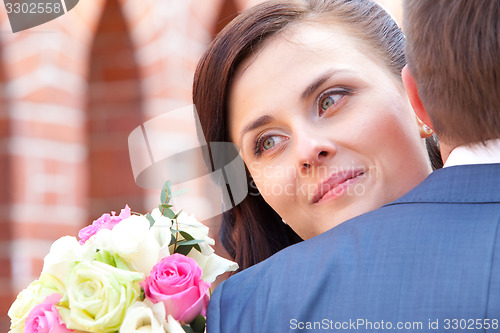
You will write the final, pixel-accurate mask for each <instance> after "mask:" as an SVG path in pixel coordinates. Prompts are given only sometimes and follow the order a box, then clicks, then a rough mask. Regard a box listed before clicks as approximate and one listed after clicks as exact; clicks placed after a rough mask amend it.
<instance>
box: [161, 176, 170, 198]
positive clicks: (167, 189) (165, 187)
mask: <svg viewBox="0 0 500 333" xmlns="http://www.w3.org/2000/svg"><path fill="white" fill-rule="evenodd" d="M167 194H168V195H167ZM171 198H172V183H171V182H170V180H167V181H166V182H165V184H163V187H162V189H161V195H160V202H161V203H164V204H165V203H166V204H168V203H169V201H170V199H171Z"/></svg>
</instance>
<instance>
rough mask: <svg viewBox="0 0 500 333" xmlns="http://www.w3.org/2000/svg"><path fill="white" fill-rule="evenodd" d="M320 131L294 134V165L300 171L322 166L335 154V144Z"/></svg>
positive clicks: (313, 130)
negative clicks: (295, 164)
mask: <svg viewBox="0 0 500 333" xmlns="http://www.w3.org/2000/svg"><path fill="white" fill-rule="evenodd" d="M321 134H322V131H318V130H317V129H316V130H315V129H312V130H310V131H304V130H302V131H300V132H299V133H296V136H295V139H296V163H297V167H298V168H299V170H301V171H307V170H309V169H311V168H314V167H317V166H321V165H324V164H325V162H327V161H328V160H330V159H332V158H333V157H334V156H335V154H336V153H337V148H336V146H335V143H334V142H333V141H331V140H329V139H328V138H326V137H325V136H323V135H321Z"/></svg>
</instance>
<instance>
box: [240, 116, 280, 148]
mask: <svg viewBox="0 0 500 333" xmlns="http://www.w3.org/2000/svg"><path fill="white" fill-rule="evenodd" d="M273 120H274V118H273V117H271V116H268V115H265V116H261V117H259V118H257V119H256V120H254V121H252V122H251V123H249V124H247V125H246V126H245V128H243V130H241V132H240V142H241V140H242V138H243V135H245V134H246V133H247V132H250V131H253V130H254V129H256V128H259V127H261V126H264V125H267V124H269V123H270V122H272V121H273Z"/></svg>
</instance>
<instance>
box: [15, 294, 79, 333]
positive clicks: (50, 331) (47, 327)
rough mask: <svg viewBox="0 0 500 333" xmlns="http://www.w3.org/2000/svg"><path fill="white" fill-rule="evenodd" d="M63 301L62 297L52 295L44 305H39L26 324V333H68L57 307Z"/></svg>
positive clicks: (33, 310)
mask: <svg viewBox="0 0 500 333" xmlns="http://www.w3.org/2000/svg"><path fill="white" fill-rule="evenodd" d="M60 300H61V295H59V294H52V295H50V296H47V297H46V298H45V300H44V301H43V303H41V304H37V305H35V306H34V307H33V309H31V311H30V313H29V315H28V317H26V322H25V323H24V333H67V332H72V330H69V329H68V328H67V327H66V325H65V324H64V322H63V321H62V319H61V317H60V316H59V311H57V308H56V306H55V304H56V303H58V302H59V301H60Z"/></svg>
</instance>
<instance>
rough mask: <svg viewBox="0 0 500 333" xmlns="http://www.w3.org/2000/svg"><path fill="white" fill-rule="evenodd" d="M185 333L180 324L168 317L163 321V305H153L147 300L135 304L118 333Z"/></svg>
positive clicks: (129, 310)
mask: <svg viewBox="0 0 500 333" xmlns="http://www.w3.org/2000/svg"><path fill="white" fill-rule="evenodd" d="M136 332H143V333H185V331H184V330H183V329H182V326H181V324H180V323H179V322H178V321H177V320H175V319H174V318H172V316H168V321H167V320H165V307H164V305H163V303H161V302H160V303H156V304H154V303H153V302H151V301H150V300H148V299H145V300H144V301H143V302H136V303H135V304H134V305H132V306H131V307H130V308H129V309H128V310H127V313H126V314H125V318H124V319H123V323H122V326H121V328H120V333H136Z"/></svg>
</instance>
